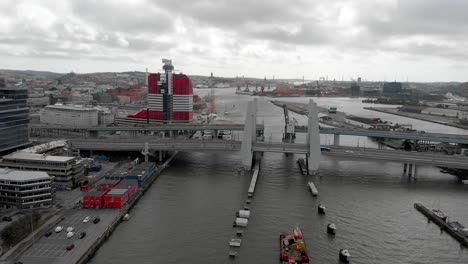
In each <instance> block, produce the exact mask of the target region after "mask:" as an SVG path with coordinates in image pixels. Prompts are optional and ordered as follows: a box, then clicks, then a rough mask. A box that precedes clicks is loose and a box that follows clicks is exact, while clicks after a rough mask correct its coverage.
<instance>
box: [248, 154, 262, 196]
mask: <svg viewBox="0 0 468 264" xmlns="http://www.w3.org/2000/svg"><path fill="white" fill-rule="evenodd" d="M259 171H260V164H259V163H258V162H257V163H256V164H255V167H254V169H253V173H252V180H251V181H250V186H249V190H248V192H247V196H248V197H249V198H250V197H253V195H254V193H255V186H256V185H257V179H258V172H259Z"/></svg>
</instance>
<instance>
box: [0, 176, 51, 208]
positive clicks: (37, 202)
mask: <svg viewBox="0 0 468 264" xmlns="http://www.w3.org/2000/svg"><path fill="white" fill-rule="evenodd" d="M52 181H53V179H52V178H51V177H50V176H49V175H47V173H45V172H42V171H20V170H12V169H3V168H0V208H6V209H9V208H17V209H29V208H37V207H45V206H50V205H51V204H52Z"/></svg>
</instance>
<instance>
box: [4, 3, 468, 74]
mask: <svg viewBox="0 0 468 264" xmlns="http://www.w3.org/2000/svg"><path fill="white" fill-rule="evenodd" d="M467 8H468V2H465V1H457V0H452V1H443V2H441V1H435V0H429V1H422V0H413V1H396V0H395V1H392V0H388V1H387V0H386V1H368V0H361V1H352V2H351V1H339V0H336V1H327V2H326V3H325V2H324V3H321V2H319V1H298V2H296V3H294V4H290V3H285V2H282V1H255V2H252V1H242V2H238V3H237V4H236V5H235V6H234V5H232V4H230V3H229V2H228V1H203V2H199V3H190V2H187V3H180V2H177V3H174V2H172V1H165V0H164V1H157V2H152V1H145V0H134V1H120V2H115V1H100V2H95V1H88V0H86V1H76V2H74V1H60V2H58V3H57V2H55V1H41V2H40V3H38V2H35V1H2V3H0V14H1V15H2V17H3V19H2V21H1V22H0V32H2V33H0V43H1V44H0V58H1V59H2V61H3V64H2V66H1V67H0V68H4V69H15V70H46V71H53V72H63V73H66V72H70V71H74V72H77V73H88V72H108V71H111V72H112V71H115V72H120V71H144V70H145V68H148V69H149V71H150V72H158V71H159V72H160V71H161V69H160V61H161V58H171V59H172V60H173V61H174V63H175V65H176V70H179V71H182V72H184V73H188V74H190V75H204V76H207V75H209V74H210V73H211V72H213V73H214V75H215V76H223V77H235V76H243V75H244V76H246V77H247V76H249V77H256V78H262V77H263V76H267V77H268V78H271V77H272V76H273V75H274V76H275V77H276V78H281V79H283V78H284V79H301V78H302V76H304V78H305V79H309V80H310V79H318V78H319V77H326V76H328V78H329V80H333V79H336V80H341V79H344V80H349V79H350V78H357V77H358V76H361V77H363V79H367V80H374V81H382V80H387V81H393V80H397V81H406V80H407V79H408V80H409V81H421V82H430V81H459V82H464V81H466V77H465V76H466V74H465V73H466V71H467V69H468V63H467V62H466V58H467V55H466V54H467V53H466V50H467V49H468V38H467V37H466V36H465V35H464V34H463V33H464V32H466V28H467V26H466V25H468V23H466V22H468V21H467V20H468V18H466V16H465V15H464V10H466V9H467Z"/></svg>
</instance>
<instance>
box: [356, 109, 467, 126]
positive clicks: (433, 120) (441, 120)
mask: <svg viewBox="0 0 468 264" xmlns="http://www.w3.org/2000/svg"><path fill="white" fill-rule="evenodd" d="M363 109H366V110H371V111H375V112H381V113H386V114H391V115H396V116H402V117H408V118H413V119H417V120H422V121H427V122H431V123H435V124H440V125H445V126H451V127H457V128H461V129H468V126H467V125H463V124H460V123H458V122H457V120H456V119H448V118H446V117H439V116H432V115H426V114H418V113H409V112H402V111H398V109H397V108H391V107H363Z"/></svg>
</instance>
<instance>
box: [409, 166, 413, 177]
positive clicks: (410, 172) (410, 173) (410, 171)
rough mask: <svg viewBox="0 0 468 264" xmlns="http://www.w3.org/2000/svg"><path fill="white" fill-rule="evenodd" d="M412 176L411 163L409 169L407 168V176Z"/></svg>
mask: <svg viewBox="0 0 468 264" xmlns="http://www.w3.org/2000/svg"><path fill="white" fill-rule="evenodd" d="M412 174H413V163H410V165H409V168H408V176H410V177H411V175H412Z"/></svg>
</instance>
